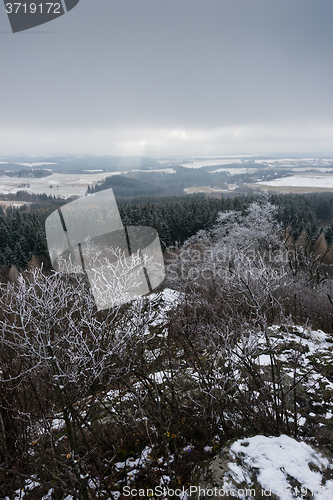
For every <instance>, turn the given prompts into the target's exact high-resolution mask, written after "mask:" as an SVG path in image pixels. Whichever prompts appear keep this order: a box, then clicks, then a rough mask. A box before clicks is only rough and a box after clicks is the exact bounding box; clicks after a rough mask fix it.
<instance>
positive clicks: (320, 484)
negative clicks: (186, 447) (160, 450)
mask: <svg viewBox="0 0 333 500" xmlns="http://www.w3.org/2000/svg"><path fill="white" fill-rule="evenodd" d="M323 492H325V493H327V495H328V496H327V498H333V460H332V455H331V454H330V452H328V451H326V450H325V451H323V450H318V449H316V448H314V447H313V446H310V445H308V444H306V443H304V442H299V441H297V440H295V439H293V438H291V437H289V436H286V435H281V436H279V437H275V436H271V437H265V436H262V435H258V436H254V437H251V438H246V439H239V440H237V441H235V442H233V443H230V444H228V445H226V446H225V447H224V448H223V449H222V451H221V452H220V453H219V454H218V455H217V456H216V457H215V458H214V459H213V460H211V461H207V462H204V463H202V464H200V465H198V466H197V467H196V468H195V469H194V471H193V473H192V488H191V492H190V493H191V495H190V498H191V499H195V500H199V499H200V500H201V499H208V498H210V499H213V500H218V499H221V498H242V499H246V500H248V499H252V498H267V497H268V498H270V499H273V500H277V499H279V500H285V499H286V498H305V499H308V500H310V499H317V498H318V499H319V498H322V497H321V496H320V494H323Z"/></svg>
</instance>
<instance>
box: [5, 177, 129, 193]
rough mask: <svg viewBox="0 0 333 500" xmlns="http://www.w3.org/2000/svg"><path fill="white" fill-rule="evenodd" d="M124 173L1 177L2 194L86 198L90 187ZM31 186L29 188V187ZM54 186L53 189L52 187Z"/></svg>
mask: <svg viewBox="0 0 333 500" xmlns="http://www.w3.org/2000/svg"><path fill="white" fill-rule="evenodd" d="M120 173H122V172H102V173H100V172H95V173H89V174H85V175H83V174H63V173H53V174H52V175H49V176H48V177H42V178H39V179H38V178H35V177H32V178H31V177H7V176H3V177H0V193H2V194H9V193H16V192H17V191H27V192H28V193H31V194H43V193H46V194H47V195H52V196H59V197H60V198H69V197H70V196H84V195H85V193H86V191H87V188H88V186H89V185H90V186H91V185H93V184H96V182H97V181H101V180H103V179H105V178H106V177H108V176H110V175H117V174H120ZM28 185H29V186H28ZM51 186H52V187H51Z"/></svg>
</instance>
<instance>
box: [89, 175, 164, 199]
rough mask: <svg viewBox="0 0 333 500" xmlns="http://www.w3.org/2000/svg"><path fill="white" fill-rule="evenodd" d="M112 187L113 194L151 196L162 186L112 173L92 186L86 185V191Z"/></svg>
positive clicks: (91, 191)
mask: <svg viewBox="0 0 333 500" xmlns="http://www.w3.org/2000/svg"><path fill="white" fill-rule="evenodd" d="M109 188H112V189H113V192H114V195H115V196H153V195H156V194H159V193H161V191H163V188H162V187H160V186H157V185H156V184H151V183H149V182H145V181H140V180H138V179H132V178H130V177H125V176H123V175H112V176H111V177H107V178H106V179H104V181H100V182H98V183H97V184H95V186H93V187H90V186H89V187H88V193H96V192H97V191H103V190H104V189H109Z"/></svg>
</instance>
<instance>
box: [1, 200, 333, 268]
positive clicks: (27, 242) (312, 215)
mask: <svg viewBox="0 0 333 500" xmlns="http://www.w3.org/2000/svg"><path fill="white" fill-rule="evenodd" d="M42 196H43V195H42ZM45 196H46V195H45ZM260 197H261V196H259V195H253V196H236V197H233V198H230V197H226V198H224V197H223V198H205V197H204V195H191V196H184V197H176V196H174V197H155V198H153V197H146V196H145V197H141V198H136V199H131V200H126V199H118V200H117V202H118V207H119V211H120V214H121V217H122V220H123V223H124V224H125V225H142V226H149V227H153V228H155V229H156V230H157V231H158V233H159V236H160V239H161V242H162V248H163V250H164V249H165V248H167V247H168V246H172V245H178V244H179V245H181V244H182V243H183V242H184V241H185V240H186V239H187V238H189V237H190V236H192V235H193V234H195V233H196V232H197V231H199V230H200V229H208V228H210V227H212V225H213V224H214V222H215V220H216V216H217V214H218V212H220V211H227V210H237V211H240V212H243V213H245V211H246V208H247V207H248V205H249V204H250V203H251V202H252V201H255V200H256V199H258V198H260ZM268 198H269V201H270V202H271V203H273V204H275V205H278V206H279V207H280V210H279V214H278V219H279V221H280V222H281V223H282V224H283V226H284V227H285V228H287V227H290V230H291V235H292V236H293V238H294V239H295V240H296V239H297V237H298V236H299V235H300V233H301V232H302V231H306V233H307V235H308V237H309V239H310V241H311V242H314V241H315V240H316V239H317V238H318V236H319V234H320V232H321V231H323V232H324V234H325V238H326V240H327V242H328V244H332V243H333V193H323V194H317V193H316V194H302V195H298V194H286V195H273V196H270V197H268ZM68 201H70V200H68ZM60 204H64V203H63V200H54V199H53V198H52V197H51V200H49V203H48V204H44V205H42V204H38V205H31V206H24V207H21V208H20V209H13V208H9V209H7V210H6V211H4V210H2V209H1V208H0V265H3V264H6V265H13V264H14V265H16V266H17V267H24V266H26V264H27V262H28V261H29V260H30V258H31V256H32V255H33V254H34V255H35V256H36V257H38V256H43V255H44V256H47V255H48V253H47V245H46V239H45V219H46V217H47V216H48V215H49V214H50V213H51V212H52V211H53V210H55V209H56V208H57V207H58V206H59V205H60Z"/></svg>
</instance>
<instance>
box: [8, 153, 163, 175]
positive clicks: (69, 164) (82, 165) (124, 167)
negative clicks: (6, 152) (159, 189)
mask: <svg viewBox="0 0 333 500" xmlns="http://www.w3.org/2000/svg"><path fill="white" fill-rule="evenodd" d="M0 161H1V158H0ZM2 161H3V162H5V161H6V162H7V163H5V164H3V165H1V169H3V170H19V169H22V163H25V164H27V163H30V164H32V163H35V164H36V163H37V164H38V163H39V164H40V163H49V164H50V165H49V166H48V167H47V168H51V169H52V170H53V171H54V172H66V173H74V172H75V173H79V172H84V171H86V170H104V171H106V172H107V171H109V172H126V171H128V170H134V169H138V170H153V169H160V168H161V167H162V166H161V164H160V163H159V162H158V161H157V160H153V159H151V158H146V157H143V156H43V157H40V156H38V157H34V158H32V157H11V158H10V160H9V159H8V158H7V159H3V160H2Z"/></svg>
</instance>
